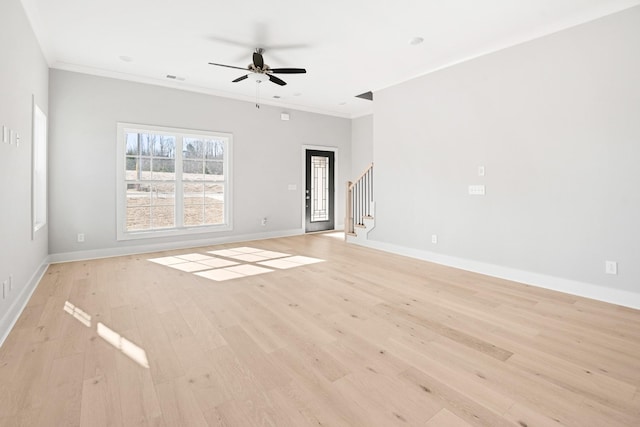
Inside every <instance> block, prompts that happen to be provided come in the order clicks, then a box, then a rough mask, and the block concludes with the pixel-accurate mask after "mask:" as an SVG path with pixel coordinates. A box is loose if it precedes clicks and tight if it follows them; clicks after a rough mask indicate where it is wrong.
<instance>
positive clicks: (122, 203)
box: [116, 122, 233, 241]
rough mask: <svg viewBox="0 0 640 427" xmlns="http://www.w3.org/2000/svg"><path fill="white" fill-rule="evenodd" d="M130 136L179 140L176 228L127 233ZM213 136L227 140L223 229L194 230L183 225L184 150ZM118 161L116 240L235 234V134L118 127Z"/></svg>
mask: <svg viewBox="0 0 640 427" xmlns="http://www.w3.org/2000/svg"><path fill="white" fill-rule="evenodd" d="M126 132H138V133H140V132H153V133H154V134H160V135H167V136H173V137H175V139H176V153H175V159H174V160H175V165H176V166H175V175H176V180H175V181H174V183H175V195H176V205H175V207H174V209H175V212H176V223H175V227H173V228H168V229H166V230H163V229H153V230H140V231H126V230H125V228H126V200H125V199H126V184H125V181H126V179H125V178H126V176H125V162H126V149H125V140H124V138H125V136H124V135H125V133H126ZM203 136H209V137H213V138H223V139H226V144H225V153H224V177H225V179H224V181H220V182H221V183H222V184H223V185H224V224H219V225H202V226H194V227H185V226H184V225H183V224H182V222H181V221H182V217H181V216H180V214H178V213H179V212H182V203H183V200H182V198H181V197H179V196H181V195H182V191H181V190H182V184H183V181H182V178H179V179H178V177H182V150H183V147H184V138H188V137H197V138H199V137H203ZM117 144H118V146H117V149H116V152H117V159H116V193H117V200H116V240H118V241H126V240H138V239H153V238H157V237H174V236H183V235H193V234H202V233H216V232H223V231H231V230H233V206H232V204H233V202H232V200H233V134H231V133H225V132H216V131H209V130H194V129H184V128H174V127H167V126H156V125H145V124H136V123H125V122H118V123H117Z"/></svg>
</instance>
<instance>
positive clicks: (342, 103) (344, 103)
mask: <svg viewBox="0 0 640 427" xmlns="http://www.w3.org/2000/svg"><path fill="white" fill-rule="evenodd" d="M338 105H347V103H346V102H344V101H342V102H340V103H339V104H338Z"/></svg>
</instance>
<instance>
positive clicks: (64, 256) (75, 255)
mask: <svg viewBox="0 0 640 427" xmlns="http://www.w3.org/2000/svg"><path fill="white" fill-rule="evenodd" d="M302 234H304V229H299V228H294V229H290V230H280V231H268V232H264V233H252V234H241V235H237V236H225V237H216V238H212V239H198V240H183V241H180V242H168V243H152V244H148V245H137V246H121V247H117V248H107V249H94V250H88V251H77V252H63V253H58V254H51V255H49V262H50V263H51V264H56V263H60V262H69V261H83V260H90V259H98V258H109V257H116V256H125V255H136V254H144V253H152V252H160V251H167V250H173V249H187V248H197V247H202V246H212V245H221V244H224V243H238V242H248V241H252V240H266V239H277V238H280V237H289V236H299V235H302Z"/></svg>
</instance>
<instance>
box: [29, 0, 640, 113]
mask: <svg viewBox="0 0 640 427" xmlns="http://www.w3.org/2000/svg"><path fill="white" fill-rule="evenodd" d="M22 3H23V4H24V7H25V10H26V11H27V15H28V16H29V19H30V20H31V23H32V26H33V28H34V31H35V33H36V35H37V37H38V39H39V41H40V44H41V46H42V50H43V52H44V54H45V56H46V58H47V61H48V62H49V65H50V66H51V67H53V68H59V69H65V70H73V71H80V72H86V73H90V74H97V75H104V76H111V77H116V78H123V79H127V80H133V81H141V82H147V83H152V84H159V85H164V86H171V87H179V88H184V89H187V90H194V91H199V92H204V93H211V94H215V95H220V96H226V97H231V98H239V99H245V100H251V101H255V99H256V83H254V82H252V81H250V80H244V81H242V82H239V83H231V80H233V79H234V78H236V77H239V76H241V75H243V72H242V71H241V70H233V69H228V68H222V67H214V66H211V65H208V64H207V63H208V62H218V63H224V64H230V65H236V66H241V67H245V66H247V64H249V63H250V62H251V53H252V52H253V50H254V48H257V47H262V48H264V49H265V50H266V52H265V54H264V57H265V62H266V63H267V64H269V65H270V66H271V67H303V68H306V69H307V74H302V75H279V76H280V77H281V78H282V79H284V80H285V81H286V82H287V83H288V84H287V86H283V87H280V86H277V85H275V84H273V83H269V82H267V83H262V84H260V85H259V94H258V95H259V98H260V102H261V103H265V104H273V105H280V106H282V107H283V108H296V109H302V110H307V111H317V112H321V113H325V114H332V115H337V116H343V117H358V116H361V115H363V114H367V113H370V112H371V108H372V105H371V102H369V101H365V100H361V99H357V98H355V95H358V94H360V93H362V92H366V91H369V90H372V91H373V92H374V94H375V92H376V91H377V90H380V89H383V88H385V87H389V86H391V85H394V84H397V83H400V82H403V81H406V80H409V79H411V78H413V77H417V76H420V75H423V74H426V73H428V72H431V71H434V70H437V69H440V68H443V67H446V66H449V65H452V64H455V63H458V62H461V61H464V60H467V59H470V58H473V57H477V56H479V55H483V54H485V53H489V52H493V51H496V50H499V49H502V48H505V47H508V46H512V45H514V44H517V43H521V42H523V41H526V40H531V39H533V38H537V37H540V36H543V35H545V34H549V33H552V32H556V31H559V30H562V29H564V28H568V27H571V26H575V25H578V24H580V23H584V22H587V21H590V20H593V19H596V18H598V17H601V16H605V15H608V14H611V13H614V12H617V11H620V10H623V9H626V8H629V7H632V6H635V5H638V4H640V0H515V1H514V0H482V1H479V0H393V1H391V0H325V1H308V0H272V1H264V0H263V1H255V0H244V1H240V0H237V1H221V0H90V1H86V0H55V1H52V0H22ZM416 36H419V37H423V38H424V43H422V44H419V45H415V46H412V45H410V44H409V40H410V39H412V38H413V37H416ZM121 57H128V58H129V59H131V61H129V62H126V61H123V60H122V59H121ZM167 74H172V75H175V76H178V77H181V78H184V79H185V80H184V81H172V80H169V79H167V78H166V77H165V76H166V75H167ZM274 96H280V97H281V98H280V99H279V100H278V99H275V98H273V97H274Z"/></svg>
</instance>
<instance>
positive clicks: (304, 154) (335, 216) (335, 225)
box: [298, 144, 344, 234]
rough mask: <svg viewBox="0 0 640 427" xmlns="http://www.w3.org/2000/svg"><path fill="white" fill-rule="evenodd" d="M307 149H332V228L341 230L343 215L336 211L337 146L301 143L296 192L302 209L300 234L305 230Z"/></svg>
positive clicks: (338, 194) (338, 190) (338, 196)
mask: <svg viewBox="0 0 640 427" xmlns="http://www.w3.org/2000/svg"><path fill="white" fill-rule="evenodd" d="M307 150H320V151H332V152H333V199H334V200H333V229H334V230H342V229H343V228H344V224H339V223H338V221H339V218H342V221H340V222H343V221H344V215H342V217H340V216H339V215H338V211H339V205H340V206H341V204H340V200H341V199H340V194H341V193H340V188H341V187H340V181H339V180H338V177H339V176H340V175H339V174H338V170H339V169H338V168H339V165H338V147H330V146H324V145H307V144H303V145H302V152H301V154H300V158H301V159H302V181H300V182H301V183H302V184H301V185H300V187H301V188H300V191H299V192H298V194H299V195H300V207H301V209H302V217H301V218H302V222H301V224H302V227H301V228H302V234H305V233H306V232H307V230H306V228H307V227H306V225H305V224H306V216H305V199H304V197H305V193H304V190H305V188H306V185H307V170H306V166H307Z"/></svg>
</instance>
